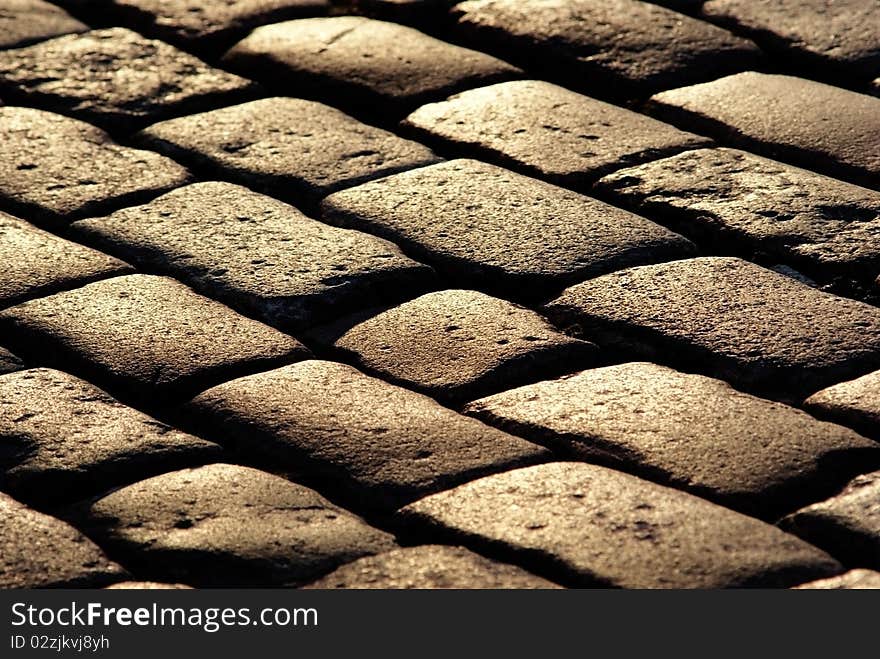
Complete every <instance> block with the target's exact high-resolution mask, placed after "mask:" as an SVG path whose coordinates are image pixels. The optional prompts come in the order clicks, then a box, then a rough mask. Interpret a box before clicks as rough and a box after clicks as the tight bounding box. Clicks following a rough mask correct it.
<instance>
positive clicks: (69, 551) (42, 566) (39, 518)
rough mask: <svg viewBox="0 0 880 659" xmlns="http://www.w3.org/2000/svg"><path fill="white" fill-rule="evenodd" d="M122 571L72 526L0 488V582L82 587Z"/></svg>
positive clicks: (3, 585) (117, 577)
mask: <svg viewBox="0 0 880 659" xmlns="http://www.w3.org/2000/svg"><path fill="white" fill-rule="evenodd" d="M124 577H125V571H124V570H123V569H122V568H121V567H119V566H118V565H117V564H116V563H113V562H112V561H111V560H110V559H109V558H107V557H106V556H105V555H104V552H102V551H101V550H100V548H98V547H97V546H96V545H95V544H94V543H92V542H91V541H90V540H89V539H88V538H86V537H85V536H84V535H83V534H82V533H80V532H79V531H77V530H76V529H75V528H73V527H72V526H70V525H68V524H65V523H64V522H62V521H61V520H59V519H55V518H54V517H49V516H48V515H44V514H42V513H38V512H37V511H35V510H31V509H30V508H27V507H26V506H24V505H23V504H21V503H19V502H18V501H16V500H15V499H13V498H11V497H9V496H7V495H5V494H2V493H0V588H4V589H7V588H52V587H54V588H85V587H95V586H102V585H104V584H106V583H109V582H112V581H119V580H121V579H122V578H124Z"/></svg>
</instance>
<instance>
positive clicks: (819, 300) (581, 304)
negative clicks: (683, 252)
mask: <svg viewBox="0 0 880 659" xmlns="http://www.w3.org/2000/svg"><path fill="white" fill-rule="evenodd" d="M546 310H547V312H548V313H549V314H550V317H551V319H553V320H554V321H555V322H556V323H557V324H558V325H560V326H567V327H571V328H572V330H573V331H575V332H576V333H578V332H582V333H583V334H584V335H585V336H588V337H590V338H591V339H593V340H595V341H596V342H597V343H598V344H599V345H600V346H601V347H602V348H605V349H609V350H612V351H617V352H619V353H621V354H624V355H630V356H633V357H640V358H644V359H647V360H650V361H659V362H662V363H667V364H670V365H672V366H676V365H678V366H682V367H685V368H686V370H687V369H693V370H696V371H697V372H702V373H706V374H708V375H712V376H714V377H718V378H720V379H722V380H726V381H728V382H731V383H733V384H734V385H735V386H737V387H741V388H745V389H746V390H749V391H756V392H758V393H759V394H761V395H763V396H766V397H770V398H775V399H780V400H788V401H795V400H797V401H799V400H801V399H802V397H803V396H805V395H807V394H809V393H811V392H814V391H816V390H817V389H820V388H821V387H823V386H827V385H829V384H832V383H834V382H840V381H841V380H844V379H846V378H847V377H854V376H856V375H860V374H862V373H864V372H865V371H869V370H871V369H872V368H877V367H878V366H880V309H878V308H877V307H874V306H871V305H868V304H865V303H862V302H856V301H855V300H850V299H847V298H843V297H838V296H836V295H831V294H829V293H823V292H821V291H818V290H816V289H815V288H811V287H809V286H807V285H805V284H802V283H800V282H798V281H796V280H794V279H792V278H791V277H787V276H785V275H781V274H778V273H776V272H773V271H771V270H766V269H764V268H761V267H759V266H757V265H754V264H752V263H748V262H746V261H742V260H740V259H737V258H729V257H703V258H696V259H686V260H682V261H675V262H672V263H664V264H662V265H652V266H643V267H638V268H630V269H628V270H622V271H619V272H615V273H613V274H610V275H605V276H603V277H599V278H596V279H592V280H590V281H586V282H584V283H582V284H578V285H577V286H573V287H571V288H569V289H568V290H567V291H566V292H565V293H563V294H562V295H561V296H560V297H559V298H557V299H556V300H554V301H553V302H551V303H550V304H549V305H547V307H546Z"/></svg>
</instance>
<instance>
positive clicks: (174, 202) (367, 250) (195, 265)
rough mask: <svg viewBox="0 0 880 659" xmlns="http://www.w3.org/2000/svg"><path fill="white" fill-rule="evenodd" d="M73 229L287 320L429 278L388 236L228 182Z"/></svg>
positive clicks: (313, 316)
mask: <svg viewBox="0 0 880 659" xmlns="http://www.w3.org/2000/svg"><path fill="white" fill-rule="evenodd" d="M73 229H74V231H76V232H77V234H78V235H80V236H82V237H83V239H84V240H86V241H89V242H94V243H96V244H97V245H99V246H100V248H101V249H103V250H105V251H108V252H110V253H114V254H119V255H121V256H123V257H124V258H126V259H130V260H131V261H132V262H134V263H137V264H139V265H142V266H144V267H146V268H148V269H150V270H154V271H155V270H158V271H161V272H165V273H167V274H170V275H172V276H174V277H176V278H178V279H181V280H182V281H184V282H186V283H187V284H189V285H191V286H192V287H193V288H195V289H196V290H199V291H201V292H203V293H204V294H206V295H209V296H211V297H214V298H218V299H220V300H223V301H225V302H226V303H228V304H230V305H232V306H234V307H238V308H241V309H243V310H245V311H247V312H249V313H250V314H252V315H256V316H258V317H259V318H261V319H263V320H264V321H266V322H267V323H269V324H271V325H277V326H282V327H285V328H291V329H299V328H304V327H308V326H309V325H311V324H312V323H314V322H315V321H317V320H324V319H327V318H331V317H333V316H338V315H340V314H342V313H343V312H346V311H351V310H353V309H357V308H360V307H363V306H367V305H370V304H373V303H379V302H385V301H389V302H396V301H399V300H401V299H405V298H406V297H407V296H408V295H410V294H412V293H413V292H414V291H415V292H421V291H423V290H425V289H426V288H428V286H429V285H430V283H431V282H432V279H433V273H432V271H431V269H430V268H428V267H427V266H424V265H422V264H420V263H416V262H415V261H412V260H411V259H408V258H407V257H405V256H404V255H403V254H402V253H401V252H400V250H399V249H398V248H397V247H396V246H394V245H393V244H391V243H389V242H387V241H384V240H382V239H380V238H376V237H374V236H370V235H368V234H365V233H360V232H358V231H350V230H347V229H338V228H336V227H330V226H327V225H326V224H323V223H321V222H318V221H316V220H312V219H311V218H308V217H306V216H305V215H303V214H302V213H301V212H300V211H298V210H297V209H296V208H293V207H292V206H288V205H287V204H284V203H282V202H280V201H276V200H275V199H271V198H270V197H264V196H263V195H260V194H257V193H255V192H251V191H250V190H248V189H247V188H242V187H240V186H237V185H233V184H231V183H196V184H193V185H190V186H187V187H185V188H180V189H178V190H175V191H174V192H170V193H168V194H166V195H164V196H162V197H159V198H158V199H156V200H154V201H153V202H151V203H149V204H147V205H146V206H137V207H133V208H126V209H124V210H121V211H117V212H116V213H114V214H113V215H111V216H109V217H103V218H96V219H90V220H84V221H82V222H77V223H76V224H74V225H73ZM0 272H2V265H0Z"/></svg>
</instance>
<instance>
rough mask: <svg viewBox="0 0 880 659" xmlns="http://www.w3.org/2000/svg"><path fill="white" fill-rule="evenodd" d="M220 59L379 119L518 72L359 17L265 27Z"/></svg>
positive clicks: (472, 53) (481, 55) (400, 27)
mask: <svg viewBox="0 0 880 659" xmlns="http://www.w3.org/2000/svg"><path fill="white" fill-rule="evenodd" d="M223 61H224V62H225V63H226V64H227V65H228V66H230V67H232V68H233V69H234V70H236V71H240V72H244V73H245V75H253V76H259V77H260V78H261V79H265V80H266V81H267V82H269V83H271V84H273V85H281V84H283V85H293V86H294V87H293V88H294V89H296V90H297V94H299V95H317V96H320V97H321V98H322V99H326V100H330V101H331V103H332V104H333V105H337V104H343V105H345V106H363V107H366V108H368V109H370V110H371V111H373V112H376V113H378V114H384V112H383V109H384V110H389V111H402V110H407V109H411V108H413V107H415V106H417V105H420V104H421V103H424V102H426V101H429V100H436V99H439V98H443V97H445V96H448V95H449V94H453V93H455V92H458V91H461V90H463V89H467V88H468V87H478V86H480V85H486V84H491V83H494V82H500V81H502V80H509V79H511V78H515V77H517V76H519V75H520V73H521V72H520V70H519V69H517V68H515V67H513V66H511V65H510V64H507V63H506V62H502V61H501V60H498V59H495V58H494V57H491V56H489V55H486V54H484V53H479V52H477V51H474V50H468V49H466V48H461V47H460V46H454V45H452V44H449V43H445V42H443V41H438V40H437V39H434V38H433V37H429V36H428V35H427V34H424V33H422V32H419V31H417V30H414V29H412V28H409V27H405V26H403V25H397V24H395V23H386V22H384V21H376V20H372V19H369V18H363V17H361V16H335V17H332V18H306V19H302V20H298V21H287V22H286V23H276V24H275V25H266V26H263V27H259V28H257V29H256V30H254V31H253V32H252V33H251V34H250V36H248V37H247V38H245V39H244V40H242V41H240V42H239V43H238V44H236V46H235V47H233V48H232V50H230V51H229V52H228V53H227V54H226V55H225V56H224V58H223Z"/></svg>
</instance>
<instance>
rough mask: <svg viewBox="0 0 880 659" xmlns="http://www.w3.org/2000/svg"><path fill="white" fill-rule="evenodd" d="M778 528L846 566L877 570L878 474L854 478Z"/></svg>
mask: <svg viewBox="0 0 880 659" xmlns="http://www.w3.org/2000/svg"><path fill="white" fill-rule="evenodd" d="M779 525H780V526H781V527H782V528H783V529H786V530H787V531H789V532H791V533H794V534H796V535H798V536H800V537H801V538H804V539H805V540H807V541H808V542H812V543H813V544H815V545H817V546H819V547H822V548H823V549H825V550H826V551H828V552H829V553H830V554H832V555H833V556H834V557H835V558H838V559H840V560H841V561H842V562H844V563H845V564H846V565H851V566H856V567H870V568H874V569H880V471H875V472H873V473H871V474H865V475H864V476H857V477H856V478H854V479H853V480H852V481H851V482H850V483H849V485H847V486H846V488H844V490H843V491H842V492H841V493H840V494H838V495H837V496H835V497H832V498H831V499H828V500H827V501H823V502H821V503H816V504H813V505H812V506H807V507H806V508H802V509H801V510H799V511H797V512H796V513H792V514H791V515H789V516H788V517H785V518H783V519H782V521H780V522H779Z"/></svg>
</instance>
